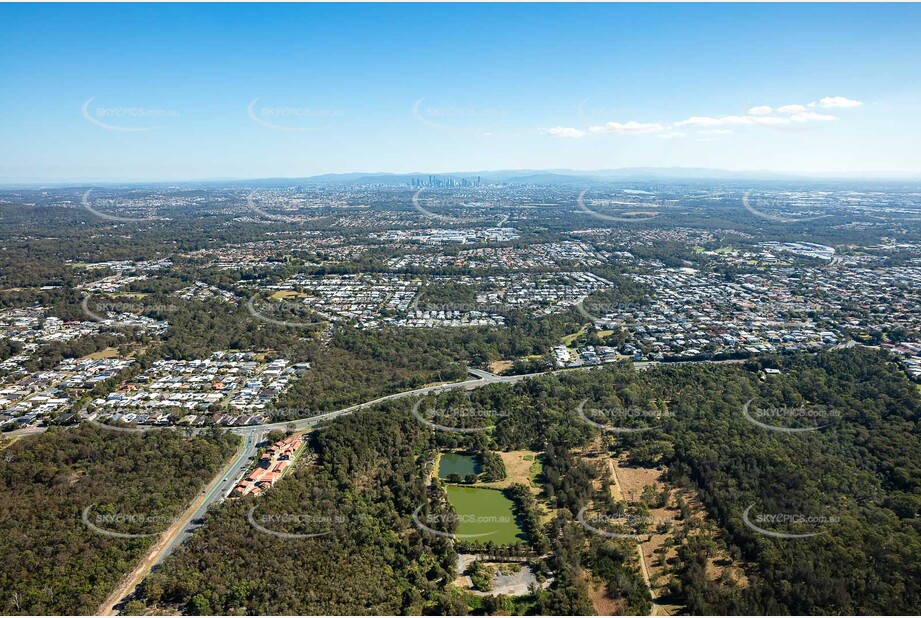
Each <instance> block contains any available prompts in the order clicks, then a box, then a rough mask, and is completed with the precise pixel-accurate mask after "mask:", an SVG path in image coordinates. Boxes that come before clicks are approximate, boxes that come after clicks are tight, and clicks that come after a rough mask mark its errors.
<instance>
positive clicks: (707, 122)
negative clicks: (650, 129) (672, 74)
mask: <svg viewBox="0 0 921 618" xmlns="http://www.w3.org/2000/svg"><path fill="white" fill-rule="evenodd" d="M789 123H790V121H789V120H787V119H786V118H780V117H778V116H720V117H718V118H714V117H713V116H691V117H690V118H688V119H687V120H680V121H678V122H676V123H675V126H677V127H720V126H725V125H750V124H763V125H769V126H770V125H779V124H789Z"/></svg>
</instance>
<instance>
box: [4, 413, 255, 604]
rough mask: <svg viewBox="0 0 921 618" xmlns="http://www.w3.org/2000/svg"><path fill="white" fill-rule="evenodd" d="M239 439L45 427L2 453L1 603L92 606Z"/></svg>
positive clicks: (219, 435)
mask: <svg viewBox="0 0 921 618" xmlns="http://www.w3.org/2000/svg"><path fill="white" fill-rule="evenodd" d="M237 444H238V439H237V438H236V437H235V436H233V435H230V434H225V433H219V432H217V431H214V432H205V433H202V434H199V435H197V436H194V437H190V436H185V435H183V434H181V433H179V432H174V431H149V432H143V433H135V432H116V431H111V430H106V429H100V428H96V427H79V428H69V429H49V430H48V431H47V432H46V433H44V434H42V435H40V436H31V437H24V438H21V439H19V440H18V441H16V442H14V443H13V444H11V445H10V446H8V447H6V448H5V449H3V451H0V454H2V456H0V483H2V499H0V530H2V531H3V533H2V534H0V611H2V613H4V614H22V615H30V614H31V615H42V614H93V613H94V612H95V611H96V610H97V609H98V607H99V605H100V604H101V603H102V602H103V601H104V600H105V598H106V597H107V596H108V595H109V594H110V593H111V592H112V590H113V589H114V588H115V586H116V584H117V583H118V581H119V579H120V578H121V577H122V576H123V575H124V574H125V573H126V572H128V571H129V570H130V569H131V568H132V567H133V565H134V563H135V562H136V561H137V560H138V558H139V557H140V556H141V554H142V553H143V552H144V551H145V550H146V549H147V548H148V547H149V546H150V544H151V543H152V542H153V541H154V539H155V538H156V536H136V537H133V538H119V537H113V536H108V535H105V534H102V533H100V532H98V531H95V530H93V529H91V528H90V527H89V526H88V525H87V524H85V523H84V521H83V517H84V513H85V509H87V508H88V507H89V509H90V510H89V512H88V513H87V515H86V517H87V518H88V520H89V521H90V523H92V524H94V525H95V526H97V527H98V528H101V529H103V530H106V531H111V532H115V533H121V534H135V535H153V533H158V532H161V531H162V530H163V529H165V528H166V527H168V525H169V523H170V522H171V521H172V519H174V518H175V517H178V516H179V514H180V513H182V511H184V510H185V508H186V507H187V506H188V504H189V502H190V501H191V499H192V497H193V496H194V495H195V494H196V493H197V492H198V491H199V490H200V489H201V488H202V487H204V485H205V484H206V483H207V482H208V481H210V480H211V478H212V477H213V476H214V475H215V474H216V473H217V471H218V470H219V469H220V468H221V467H222V466H223V465H225V463H226V461H227V459H228V458H229V457H230V455H231V454H232V453H233V451H234V450H235V449H236V447H237Z"/></svg>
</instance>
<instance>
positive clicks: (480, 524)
mask: <svg viewBox="0 0 921 618" xmlns="http://www.w3.org/2000/svg"><path fill="white" fill-rule="evenodd" d="M447 491H448V500H449V501H450V502H451V506H452V507H454V510H455V512H457V516H458V518H459V519H460V524H459V526H458V528H457V532H456V534H457V535H458V539H459V540H462V541H467V540H469V541H480V542H482V543H486V542H487V541H492V542H493V543H495V544H496V545H511V544H512V543H514V542H515V541H523V542H527V540H528V538H527V536H525V533H524V531H523V530H522V529H521V528H520V527H519V526H518V523H517V522H516V521H515V513H514V506H515V504H514V503H513V502H512V501H511V500H509V499H508V498H506V497H505V494H503V493H502V492H501V491H498V490H496V489H483V488H479V487H461V486H458V485H448V486H447ZM471 534H482V535H484V536H480V537H471V536H464V535H471Z"/></svg>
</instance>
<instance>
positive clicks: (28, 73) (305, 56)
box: [0, 4, 921, 182]
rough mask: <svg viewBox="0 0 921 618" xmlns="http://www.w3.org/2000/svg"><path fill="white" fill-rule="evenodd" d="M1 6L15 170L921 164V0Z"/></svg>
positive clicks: (9, 149)
mask: <svg viewBox="0 0 921 618" xmlns="http://www.w3.org/2000/svg"><path fill="white" fill-rule="evenodd" d="M0 23H3V33H4V43H3V53H2V54H0V85H2V87H0V109H2V122H0V139H2V144H3V148H2V152H0V182H31V181H71V180H88V181H89V180H171V179H195V178H258V177H281V176H285V177H296V176H305V175H311V174H320V173H330V172H350V171H365V172H372V171H386V172H409V171H424V172H445V171H463V170H485V169H518V168H530V169H550V168H572V169H601V168H617V167H636V166H663V167H664V166H683V167H714V168H723V169H737V170H761V169H771V170H780V171H793V172H805V173H808V172H825V171H829V172H845V173H863V172H871V173H875V172H888V171H897V172H910V173H921V149H919V148H918V147H917V144H918V142H919V138H921V105H919V103H921V37H918V36H917V33H918V32H919V31H921V7H919V6H917V5H914V6H913V5H854V4H843V5H828V4H823V5H802V4H800V5H772V6H762V5H731V4H716V5H700V6H694V5H671V4H655V5H550V4H540V5H521V4H517V5H334V6H332V5H329V6H328V5H264V4H263V5H222V6H215V5H109V4H102V5H9V4H6V5H0ZM768 108H770V109H768Z"/></svg>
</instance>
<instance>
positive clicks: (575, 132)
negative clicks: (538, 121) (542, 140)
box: [542, 127, 588, 138]
mask: <svg viewBox="0 0 921 618" xmlns="http://www.w3.org/2000/svg"><path fill="white" fill-rule="evenodd" d="M542 133H544V135H549V136H550V137H573V138H575V137H585V136H586V135H588V134H587V133H586V132H585V131H583V130H582V129H576V128H573V127H553V128H552V129H544V130H543V131H542Z"/></svg>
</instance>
